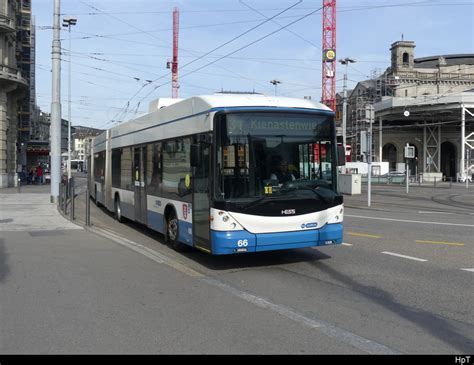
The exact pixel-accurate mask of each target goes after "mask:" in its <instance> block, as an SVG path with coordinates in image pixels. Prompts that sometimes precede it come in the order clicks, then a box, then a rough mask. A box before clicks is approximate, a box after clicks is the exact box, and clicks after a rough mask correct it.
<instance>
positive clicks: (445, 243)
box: [415, 240, 464, 247]
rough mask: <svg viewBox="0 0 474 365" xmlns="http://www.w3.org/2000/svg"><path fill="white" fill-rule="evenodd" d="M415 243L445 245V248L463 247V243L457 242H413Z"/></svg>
mask: <svg viewBox="0 0 474 365" xmlns="http://www.w3.org/2000/svg"><path fill="white" fill-rule="evenodd" d="M415 242H416V243H428V244H432V245H447V246H459V247H463V246H464V243H459V242H445V241H426V240H415Z"/></svg>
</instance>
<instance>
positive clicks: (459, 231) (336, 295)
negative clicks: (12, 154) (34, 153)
mask: <svg viewBox="0 0 474 365" xmlns="http://www.w3.org/2000/svg"><path fill="white" fill-rule="evenodd" d="M417 190H418V191H417ZM403 194H404V187H396V186H395V187H393V186H392V187H387V186H379V187H377V186H375V187H374V192H373V197H374V200H373V202H374V203H373V205H372V207H371V208H370V209H367V208H366V207H365V206H364V205H365V201H364V199H366V196H365V195H362V196H353V197H346V206H347V207H346V210H345V243H344V245H341V246H336V247H322V248H317V249H301V250H290V251H282V252H270V253H259V254H253V255H242V256H224V257H211V256H208V255H206V254H204V253H202V252H199V251H191V252H189V253H185V254H179V253H176V252H174V251H172V250H171V249H169V248H168V247H167V246H166V245H164V244H162V240H163V237H161V236H160V235H159V234H156V233H154V232H153V231H150V230H148V229H145V228H143V227H141V226H140V225H137V224H135V223H133V222H127V223H126V224H119V223H117V222H116V221H115V220H114V219H113V218H112V215H111V214H108V213H107V212H106V211H104V210H103V209H97V208H96V207H93V210H92V217H93V218H92V221H93V224H94V227H96V228H104V229H106V230H109V231H112V232H115V234H116V235H117V237H119V238H120V237H123V238H126V239H129V240H131V241H132V242H137V243H140V244H141V245H143V246H145V247H147V248H149V249H151V250H153V251H155V252H159V253H160V254H163V255H165V256H166V257H169V258H170V259H171V260H172V261H173V262H177V263H179V264H180V265H182V267H185V268H189V269H191V270H192V271H193V272H198V273H199V274H200V275H203V276H204V277H205V278H211V279H213V280H217V282H219V283H223V284H222V285H229V286H230V287H231V288H233V290H236V291H239V292H240V291H241V292H242V293H249V294H250V295H253V296H255V297H256V298H261V299H262V300H264V301H268V303H271V305H270V304H269V305H268V306H267V307H266V309H267V310H269V311H276V312H279V311H282V310H281V309H280V307H279V306H281V308H285V309H286V310H288V313H286V315H287V317H289V318H291V317H293V316H294V315H295V313H296V314H298V315H299V316H301V318H300V322H299V323H303V324H302V326H303V327H305V325H306V326H308V324H307V323H306V324H305V323H304V322H305V321H311V320H313V321H315V323H319V326H323V327H324V325H327V326H328V328H330V329H332V330H334V331H335V332H334V333H337V334H334V333H332V335H330V334H329V333H330V332H331V331H332V330H328V331H327V333H325V335H326V336H328V337H330V338H336V339H338V341H342V339H343V338H345V339H346V340H345V341H342V343H343V344H345V345H349V347H346V346H342V347H340V348H338V350H336V353H339V352H345V351H346V350H347V349H349V348H351V347H353V346H350V343H351V341H353V340H354V338H357V336H360V339H364V340H366V341H368V343H370V344H371V346H372V345H373V348H374V349H378V350H380V351H381V352H382V353H386V352H392V351H393V352H394V353H415V354H416V353H424V354H426V353H429V354H434V353H472V352H473V350H474V335H473V334H474V326H473V322H474V315H473V314H474V309H473V299H474V298H473V293H474V291H473V285H472V283H473V281H472V279H473V275H474V262H473V257H474V256H473V253H474V251H473V249H474V215H473V213H474V204H473V205H472V207H473V209H470V207H471V202H472V201H473V200H472V190H467V191H466V190H464V186H461V185H457V186H455V188H453V189H447V188H446V189H442V188H441V189H437V190H433V189H429V188H422V187H420V188H418V187H413V188H411V193H410V195H409V196H404V195H403ZM79 209H80V208H79ZM217 286H218V287H219V285H217ZM234 294H235V293H234ZM257 302H258V300H257ZM254 304H255V303H254ZM272 305H275V306H277V307H275V308H273V309H272ZM256 306H257V307H258V305H256ZM223 310H224V308H223ZM289 313H292V314H289ZM293 320H294V321H295V322H298V320H296V319H293ZM323 324H324V325H323ZM313 325H315V326H316V324H314V323H313ZM335 329H337V330H335ZM337 331H340V332H337ZM323 332H324V331H323ZM282 336H284V337H287V336H288V334H282ZM351 336H355V337H351ZM301 341H304V338H303V337H301ZM379 345H380V346H382V347H381V348H377V346H379ZM369 347H370V346H369ZM313 350H314V352H315V353H320V352H321V353H322V352H324V350H323V348H322V347H318V346H316V347H314V348H313ZM357 350H358V351H359V350H360V351H361V352H362V353H366V352H370V351H369V350H368V349H367V348H360V347H358V348H357ZM378 350H374V351H375V352H377V351H378ZM290 352H291V351H290Z"/></svg>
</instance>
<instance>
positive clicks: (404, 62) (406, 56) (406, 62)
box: [403, 52, 410, 66]
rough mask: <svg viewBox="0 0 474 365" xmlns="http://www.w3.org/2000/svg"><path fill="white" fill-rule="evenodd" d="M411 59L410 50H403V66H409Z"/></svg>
mask: <svg viewBox="0 0 474 365" xmlns="http://www.w3.org/2000/svg"><path fill="white" fill-rule="evenodd" d="M409 60H410V56H409V55H408V52H403V66H408V64H409Z"/></svg>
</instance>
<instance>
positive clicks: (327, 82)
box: [321, 0, 337, 111]
mask: <svg viewBox="0 0 474 365" xmlns="http://www.w3.org/2000/svg"><path fill="white" fill-rule="evenodd" d="M336 63H337V62H336V0H323V75H322V84H323V85H322V96H321V102H322V103H323V104H326V105H327V106H328V107H330V108H331V109H332V110H333V111H336Z"/></svg>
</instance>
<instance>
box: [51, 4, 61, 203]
mask: <svg viewBox="0 0 474 365" xmlns="http://www.w3.org/2000/svg"><path fill="white" fill-rule="evenodd" d="M60 9H61V0H54V17H53V50H52V65H53V67H52V99H51V203H56V204H57V203H58V201H59V184H60V182H61V39H60V38H61V34H60V33H61V27H60V24H59V17H60V13H61V11H60Z"/></svg>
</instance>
